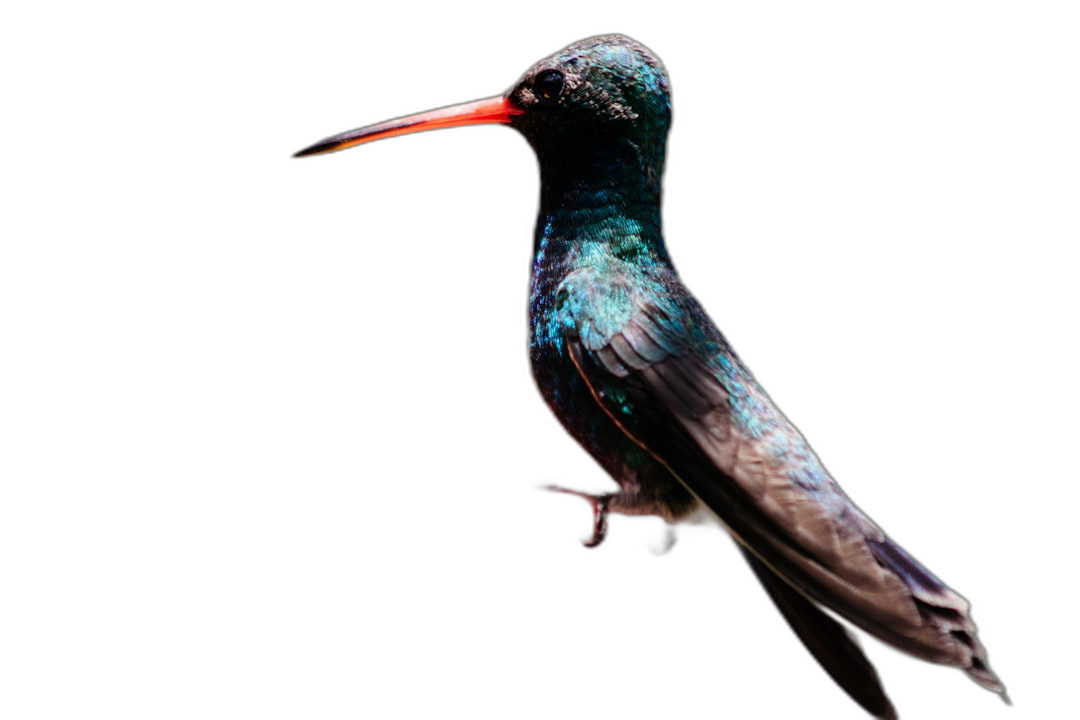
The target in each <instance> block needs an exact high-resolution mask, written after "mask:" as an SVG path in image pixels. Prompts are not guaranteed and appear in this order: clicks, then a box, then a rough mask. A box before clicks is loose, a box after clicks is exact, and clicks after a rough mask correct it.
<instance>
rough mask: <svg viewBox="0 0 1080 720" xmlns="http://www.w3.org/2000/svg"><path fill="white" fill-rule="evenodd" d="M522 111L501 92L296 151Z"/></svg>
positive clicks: (500, 118)
mask: <svg viewBox="0 0 1080 720" xmlns="http://www.w3.org/2000/svg"><path fill="white" fill-rule="evenodd" d="M521 113H522V110H521V108H519V107H517V106H515V105H513V104H512V103H511V102H510V98H508V97H505V96H503V95H499V96H498V97H492V98H484V99H483V100H477V101H476V102H471V103H464V104H462V105H452V106H450V107H444V108H439V109H438V110H431V111H428V112H425V113H419V114H417V115H409V116H408V117H402V118H397V119H395V120H387V121H386V122H384V123H379V124H378V125H368V126H367V127H362V128H357V129H356V130H349V131H348V132H343V133H341V134H340V135H334V136H333V137H328V138H326V139H325V140H320V141H319V142H317V143H315V144H314V145H312V146H311V147H309V148H305V149H304V150H301V151H300V152H298V153H296V154H295V155H293V157H304V156H305V155H319V154H322V153H328V152H335V151H337V150H344V149H345V148H347V147H352V146H353V145H359V144H361V143H366V142H371V141H372V140H382V139H383V138H388V137H393V136H394V135H404V134H406V133H414V132H421V131H422V130H437V129H439V128H448V127H456V126H458V125H480V124H482V123H508V122H510V118H511V117H513V116H514V115H520V114H521Z"/></svg>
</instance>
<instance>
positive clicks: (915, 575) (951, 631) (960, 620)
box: [867, 537, 1010, 703]
mask: <svg viewBox="0 0 1080 720" xmlns="http://www.w3.org/2000/svg"><path fill="white" fill-rule="evenodd" d="M867 544H868V546H869V547H870V552H872V553H873V555H874V558H875V559H876V560H877V561H878V562H879V563H880V564H881V565H882V566H883V567H885V568H887V569H889V570H890V571H892V572H893V573H894V574H895V575H896V576H897V577H898V578H900V580H901V581H902V582H903V583H904V585H905V586H906V587H907V588H908V590H909V591H910V592H911V597H912V600H913V601H914V602H915V607H916V608H917V609H918V611H919V615H920V616H921V617H922V618H923V621H924V622H926V623H927V624H929V625H932V626H933V627H935V628H937V629H938V631H939V632H940V633H941V634H942V636H948V637H949V638H950V639H951V640H952V641H953V642H954V643H956V644H957V645H958V646H960V648H959V653H958V655H959V657H960V658H961V662H960V663H959V665H960V667H961V669H963V670H964V672H966V673H967V674H968V675H969V676H970V677H971V679H972V680H974V681H975V682H977V683H978V684H980V685H982V686H983V687H984V688H986V689H987V690H992V691H993V692H996V693H997V694H999V695H1000V696H1001V699H1002V700H1004V701H1005V702H1006V703H1009V702H1010V701H1009V696H1008V695H1007V694H1006V692H1005V686H1004V685H1003V684H1002V682H1001V680H1000V679H999V678H998V676H997V675H996V674H995V673H994V671H993V670H991V669H990V666H989V664H988V662H987V659H986V648H985V647H983V644H982V643H981V642H979V638H978V636H977V635H976V628H975V623H974V622H973V621H972V620H971V615H970V614H969V609H970V605H969V604H968V601H967V600H965V599H964V598H963V597H961V596H960V595H959V594H958V593H957V592H956V591H954V590H952V589H951V588H949V587H948V586H947V585H945V583H943V582H941V581H940V580H938V579H937V578H936V577H935V576H934V574H933V573H931V572H930V571H929V570H927V569H926V568H925V567H923V566H922V565H921V564H920V563H919V561H918V560H916V559H915V558H913V557H911V555H909V554H908V553H907V552H906V551H905V550H904V549H903V548H902V547H900V546H899V545H897V544H896V543H894V542H893V541H892V540H890V539H889V538H888V537H884V538H883V539H882V540H880V541H876V540H869V539H868V540H867Z"/></svg>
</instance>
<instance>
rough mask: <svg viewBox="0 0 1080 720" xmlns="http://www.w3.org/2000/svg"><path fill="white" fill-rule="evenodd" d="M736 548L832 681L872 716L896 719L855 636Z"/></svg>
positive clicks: (754, 559) (750, 554) (759, 563)
mask: <svg viewBox="0 0 1080 720" xmlns="http://www.w3.org/2000/svg"><path fill="white" fill-rule="evenodd" d="M739 549H740V550H742V553H743V555H744V556H745V557H746V561H747V562H748V563H750V567H751V568H752V569H753V570H754V574H755V575H757V577H758V580H760V581H761V584H762V585H764V586H765V590H766V591H767V592H768V593H769V597H771V598H772V600H773V602H774V603H776V607H777V608H779V610H780V613H781V614H782V615H783V616H784V619H785V620H787V621H788V624H789V625H790V626H791V628H792V629H793V630H794V631H795V634H796V635H798V636H799V639H800V640H802V643H803V645H805V646H806V649H807V650H809V651H810V654H811V655H813V656H814V658H815V659H816V660H817V661H818V663H819V664H820V665H821V667H823V668H824V669H825V672H827V673H829V676H830V677H831V678H832V679H833V680H834V681H835V682H836V684H837V685H839V686H840V687H841V688H842V689H843V690H844V692H846V693H847V694H848V695H849V696H850V697H851V699H853V700H854V701H855V702H857V703H859V705H861V706H862V707H863V709H864V710H866V711H867V712H868V713H870V714H871V715H873V716H874V717H876V718H881V720H896V718H897V715H896V710H895V708H893V705H892V702H890V701H889V697H888V696H887V695H886V694H885V688H884V687H882V685H881V680H880V678H878V674H877V670H876V669H875V668H874V666H873V664H872V663H871V662H870V660H869V659H867V657H866V655H864V654H863V651H862V649H861V648H859V645H858V644H857V643H856V641H855V638H853V637H852V636H851V634H850V633H849V632H848V631H847V630H845V629H844V627H843V626H842V625H841V624H840V623H838V622H836V621H835V620H833V619H832V618H831V617H829V616H828V615H827V614H826V613H825V612H824V611H822V610H821V609H820V608H818V606H817V605H815V604H814V603H813V602H812V601H811V600H809V599H808V598H807V597H806V596H805V595H803V594H802V593H800V592H799V591H798V590H796V589H795V588H794V587H792V586H791V585H789V584H788V583H787V582H786V581H784V580H783V579H781V578H780V577H779V576H778V575H776V573H774V572H773V571H772V570H770V569H769V568H768V566H766V565H765V564H764V563H763V562H761V561H760V560H758V559H757V557H755V556H754V555H753V553H751V552H749V551H748V550H746V548H744V547H742V546H741V545H740V546H739Z"/></svg>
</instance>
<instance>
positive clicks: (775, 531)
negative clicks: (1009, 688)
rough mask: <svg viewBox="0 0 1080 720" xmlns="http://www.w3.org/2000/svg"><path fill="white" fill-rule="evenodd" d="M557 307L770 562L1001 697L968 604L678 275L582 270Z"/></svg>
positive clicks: (585, 351) (619, 420) (656, 437)
mask: <svg viewBox="0 0 1080 720" xmlns="http://www.w3.org/2000/svg"><path fill="white" fill-rule="evenodd" d="M556 311H557V316H556V317H557V322H558V323H559V331H560V332H561V335H562V338H563V341H564V343H565V348H566V351H567V352H568V353H569V355H570V357H571V359H572V360H573V363H574V365H575V367H576V368H577V370H578V372H579V373H580V374H581V376H582V377H583V378H584V380H585V382H586V383H587V385H588V387H589V389H590V391H591V392H592V395H593V397H594V399H595V400H596V402H597V403H598V404H599V405H600V406H601V407H602V408H603V409H604V411H605V412H606V413H607V415H608V416H609V417H610V418H611V419H612V420H613V421H614V422H615V423H616V424H617V425H618V426H619V427H620V428H621V429H622V430H623V432H625V433H626V434H627V435H628V436H629V437H630V438H631V439H632V440H634V441H635V442H636V443H637V444H639V445H640V446H641V447H643V448H644V449H645V450H647V451H648V452H649V453H650V454H652V455H653V456H654V457H655V458H656V459H657V460H658V461H659V462H661V463H662V464H664V465H665V466H666V467H667V468H669V469H670V470H671V472H672V474H673V475H674V476H675V477H677V478H678V479H679V480H680V481H681V482H682V483H683V484H684V485H685V486H686V487H687V488H688V489H689V490H690V491H691V492H692V493H694V495H696V496H697V497H698V498H699V499H700V500H701V501H702V502H703V503H704V504H705V505H706V506H708V507H709V508H710V509H711V510H712V511H713V512H714V513H715V514H716V515H717V516H718V517H719V518H720V519H721V520H722V521H723V522H724V523H725V524H726V525H727V527H728V528H729V529H730V530H731V532H732V534H733V535H734V536H735V538H736V539H737V540H738V541H739V542H740V543H741V544H742V545H743V546H744V547H745V548H746V549H747V550H748V551H749V553H751V554H752V556H753V557H754V558H755V559H756V560H757V561H759V562H760V564H761V566H763V569H767V570H768V571H770V572H772V573H774V574H775V575H776V576H778V577H779V578H781V579H782V580H783V581H784V582H786V583H787V584H788V585H790V586H791V587H793V588H795V589H796V590H797V591H798V592H799V593H801V594H802V595H804V596H806V597H807V598H809V599H811V600H813V601H814V602H817V603H820V604H822V605H824V606H826V607H829V608H831V609H832V610H834V611H836V612H837V613H839V614H840V615H842V616H844V617H845V618H847V619H848V620H850V621H852V622H854V623H855V624H856V625H859V626H860V627H862V628H863V629H865V630H866V631H868V632H870V633H872V634H874V635H876V636H877V637H879V638H881V639H882V640H884V641H886V642H889V643H890V644H893V645H895V646H897V647H899V648H901V649H903V650H906V651H908V652H910V653H912V654H914V655H917V656H919V657H922V658H924V659H927V660H931V661H934V662H939V663H944V664H948V665H955V666H958V667H961V668H963V669H964V670H966V671H967V672H968V673H969V674H970V675H971V676H972V677H973V678H974V679H975V680H976V681H977V682H979V683H980V684H982V685H984V686H985V687H987V688H989V689H991V690H994V691H996V692H999V693H1002V694H1004V689H1003V687H1002V685H1001V683H1000V681H999V680H998V678H997V677H996V676H995V675H994V673H993V672H992V671H991V670H990V669H989V667H988V666H987V664H986V654H985V650H984V648H983V647H982V645H981V644H980V642H979V641H978V639H977V638H976V636H975V626H974V623H973V622H972V621H971V618H970V616H969V614H968V603H967V601H966V600H964V598H962V597H961V596H960V595H959V594H957V593H956V592H954V591H953V590H951V589H950V588H948V587H947V586H946V585H945V584H944V583H942V582H941V581H940V580H938V579H937V578H936V577H934V575H933V574H931V573H930V572H929V571H928V570H926V569H925V568H924V567H923V566H922V565H920V564H919V563H918V562H917V561H916V560H915V559H914V558H912V557H911V556H910V555H908V554H907V553H906V552H905V551H904V550H903V549H902V548H900V547H899V546H898V545H896V544H895V543H893V542H892V541H891V540H890V539H889V538H888V537H887V536H886V535H885V534H884V533H883V532H882V531H881V529H880V528H879V527H878V526H877V525H875V524H874V523H873V521H871V520H870V519H869V518H868V517H866V515H864V514H863V513H862V512H861V511H860V510H859V509H858V507H856V506H855V505H854V503H852V502H851V501H850V499H848V498H847V496H846V495H844V493H843V492H842V491H841V490H840V488H839V487H838V486H837V485H836V483H835V482H834V481H833V480H832V478H831V477H830V476H829V475H828V473H827V472H826V471H825V470H824V468H823V467H822V465H821V463H820V461H819V460H818V458H817V456H816V455H814V453H813V451H812V450H811V449H810V448H809V446H808V445H807V444H806V441H805V440H804V439H803V437H802V435H801V434H800V433H799V432H798V430H797V429H796V428H795V427H794V426H793V425H792V424H791V423H790V422H789V421H788V420H787V418H785V417H784V416H783V414H782V413H780V412H779V410H777V409H776V407H775V406H774V405H773V404H772V402H771V400H770V399H769V398H768V396H767V395H766V394H765V393H764V391H762V390H761V388H760V387H759V386H758V385H757V383H756V381H755V380H754V379H753V377H752V376H751V375H750V373H749V372H748V371H747V370H746V368H745V367H744V366H743V365H742V364H741V362H740V361H739V360H738V358H737V357H736V356H735V354H734V353H733V352H731V350H730V348H729V347H728V346H727V343H726V341H725V340H724V338H723V337H722V335H721V334H720V332H719V331H718V330H717V329H716V328H715V326H713V324H712V323H711V321H709V319H708V317H707V316H706V315H705V313H704V311H703V310H702V309H701V307H700V306H699V305H698V304H697V302H696V301H695V300H694V299H693V298H692V297H691V296H690V295H689V293H687V292H686V291H685V290H684V289H683V288H682V286H681V285H680V284H679V281H678V278H677V277H676V276H675V274H674V271H673V270H670V269H661V270H654V271H652V272H651V273H649V274H643V273H642V272H641V271H640V270H637V269H634V268H631V267H630V266H629V265H625V264H615V265H614V266H606V267H605V266H589V267H584V268H582V269H579V270H577V271H575V272H572V273H570V274H569V275H567V276H566V277H565V278H564V280H563V281H562V283H561V284H560V286H559V288H558V291H557V294H556ZM754 569H755V571H758V572H759V574H760V570H759V567H758V566H757V565H756V564H755V567H754ZM766 585H767V586H768V583H766ZM769 590H770V594H771V595H772V596H773V598H774V600H775V599H776V597H777V596H776V594H775V592H774V590H773V589H772V588H769ZM778 604H781V609H783V607H782V603H780V601H778ZM785 616H788V613H786V612H785ZM788 619H789V622H790V621H791V617H790V616H788ZM826 619H827V618H826ZM800 637H803V634H802V633H800ZM803 639H804V641H805V637H803ZM815 655H817V653H815Z"/></svg>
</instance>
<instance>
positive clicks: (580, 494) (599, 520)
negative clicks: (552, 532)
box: [540, 485, 616, 549]
mask: <svg viewBox="0 0 1080 720" xmlns="http://www.w3.org/2000/svg"><path fill="white" fill-rule="evenodd" d="M540 489H541V490H543V491H544V492H557V493H559V494H565V495H573V497H575V498H581V499H582V500H584V501H585V502H586V503H589V507H590V508H592V512H593V531H592V534H591V535H590V536H589V538H586V539H584V540H582V541H581V546H582V547H585V548H589V549H596V548H597V547H599V546H600V545H603V544H604V541H605V540H607V507H608V504H610V502H611V499H612V498H615V495H616V493H613V492H589V491H586V490H571V489H570V488H564V487H563V486H561V485H544V486H542V487H541V488H540Z"/></svg>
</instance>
